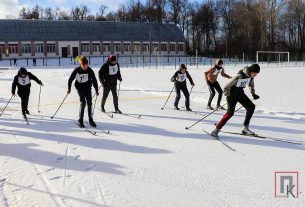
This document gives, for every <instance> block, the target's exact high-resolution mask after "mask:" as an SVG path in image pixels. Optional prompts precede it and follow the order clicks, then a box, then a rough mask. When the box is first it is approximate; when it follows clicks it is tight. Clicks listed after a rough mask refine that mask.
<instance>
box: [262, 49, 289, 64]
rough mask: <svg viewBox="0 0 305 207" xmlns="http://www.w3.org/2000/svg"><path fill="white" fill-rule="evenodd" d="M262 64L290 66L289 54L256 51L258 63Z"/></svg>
mask: <svg viewBox="0 0 305 207" xmlns="http://www.w3.org/2000/svg"><path fill="white" fill-rule="evenodd" d="M261 62H267V63H288V64H289V52H279V51H256V63H261Z"/></svg>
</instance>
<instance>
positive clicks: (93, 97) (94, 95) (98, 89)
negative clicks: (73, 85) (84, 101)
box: [92, 85, 103, 98]
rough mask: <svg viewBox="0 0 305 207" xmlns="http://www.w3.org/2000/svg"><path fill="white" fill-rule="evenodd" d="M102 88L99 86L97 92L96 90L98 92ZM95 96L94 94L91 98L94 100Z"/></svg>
mask: <svg viewBox="0 0 305 207" xmlns="http://www.w3.org/2000/svg"><path fill="white" fill-rule="evenodd" d="M102 86H103V85H100V87H98V90H97V91H99V90H100V89H101V87H102ZM95 95H96V93H95V94H94V95H93V96H92V98H94V96H95Z"/></svg>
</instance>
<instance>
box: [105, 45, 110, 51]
mask: <svg viewBox="0 0 305 207" xmlns="http://www.w3.org/2000/svg"><path fill="white" fill-rule="evenodd" d="M104 52H111V49H110V44H104Z"/></svg>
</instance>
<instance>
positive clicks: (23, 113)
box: [22, 111, 28, 119]
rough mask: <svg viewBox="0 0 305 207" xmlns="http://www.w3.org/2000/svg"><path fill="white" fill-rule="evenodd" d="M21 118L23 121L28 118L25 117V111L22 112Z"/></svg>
mask: <svg viewBox="0 0 305 207" xmlns="http://www.w3.org/2000/svg"><path fill="white" fill-rule="evenodd" d="M22 117H23V118H24V119H27V118H28V117H27V116H26V112H25V111H23V112H22Z"/></svg>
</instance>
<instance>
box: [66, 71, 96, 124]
mask: <svg viewBox="0 0 305 207" xmlns="http://www.w3.org/2000/svg"><path fill="white" fill-rule="evenodd" d="M74 79H76V80H75V84H74V86H75V88H76V90H77V92H78V95H79V100H80V108H79V120H80V121H83V119H84V111H85V107H86V102H87V105H88V118H89V120H92V93H91V88H92V84H93V87H94V89H95V92H96V93H97V92H98V84H97V80H96V77H95V74H94V71H93V70H92V69H91V68H90V67H88V68H87V70H86V71H84V70H83V69H82V68H81V67H77V68H75V69H74V70H73V72H72V74H71V76H70V78H69V81H68V90H69V91H71V85H72V82H73V80H74Z"/></svg>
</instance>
